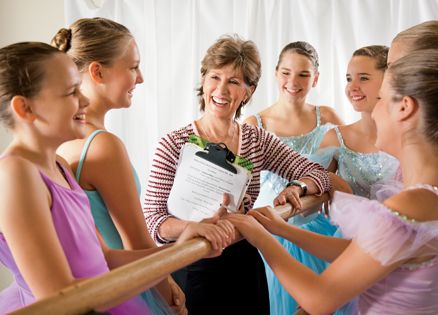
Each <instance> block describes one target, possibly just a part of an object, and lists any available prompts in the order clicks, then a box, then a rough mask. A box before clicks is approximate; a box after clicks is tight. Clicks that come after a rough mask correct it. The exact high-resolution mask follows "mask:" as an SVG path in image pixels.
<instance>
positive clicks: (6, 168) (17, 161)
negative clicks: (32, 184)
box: [0, 156, 39, 187]
mask: <svg viewBox="0 0 438 315" xmlns="http://www.w3.org/2000/svg"><path fill="white" fill-rule="evenodd" d="M35 175H39V172H38V168H37V167H36V166H35V165H34V164H33V163H32V162H30V161H29V160H26V159H24V158H22V157H19V156H9V157H6V158H3V159H1V160H0V178H1V179H2V180H3V179H5V180H11V181H14V182H15V181H25V180H26V179H28V178H29V176H35ZM2 187H4V186H3V185H2Z"/></svg>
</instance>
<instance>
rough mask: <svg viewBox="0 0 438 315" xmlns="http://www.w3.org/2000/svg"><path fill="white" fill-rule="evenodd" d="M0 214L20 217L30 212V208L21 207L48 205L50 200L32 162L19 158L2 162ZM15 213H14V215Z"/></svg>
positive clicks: (0, 163)
mask: <svg viewBox="0 0 438 315" xmlns="http://www.w3.org/2000/svg"><path fill="white" fill-rule="evenodd" d="M0 187H2V189H1V192H0V204H1V206H0V213H1V214H2V215H5V214H6V213H7V215H9V216H10V215H12V216H16V215H20V214H22V213H25V214H26V215H27V212H29V207H20V205H22V204H24V203H27V204H28V206H30V207H35V208H38V207H37V205H43V204H46V205H48V203H47V201H48V200H49V199H50V197H49V193H48V190H47V187H46V185H45V184H44V182H43V180H42V178H41V175H40V173H39V170H38V168H37V167H36V166H35V165H34V164H33V163H32V162H30V161H28V160H26V159H24V158H21V157H19V156H10V157H7V158H4V159H2V160H0ZM24 197H25V198H24ZM12 212H14V213H12Z"/></svg>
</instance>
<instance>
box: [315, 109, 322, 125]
mask: <svg viewBox="0 0 438 315" xmlns="http://www.w3.org/2000/svg"><path fill="white" fill-rule="evenodd" d="M315 107H316V109H315V110H316V127H319V126H320V125H321V108H320V107H319V106H315Z"/></svg>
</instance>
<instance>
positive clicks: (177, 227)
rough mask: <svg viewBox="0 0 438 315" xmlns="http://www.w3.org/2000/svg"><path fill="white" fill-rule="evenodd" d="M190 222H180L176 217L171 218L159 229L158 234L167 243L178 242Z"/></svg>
mask: <svg viewBox="0 0 438 315" xmlns="http://www.w3.org/2000/svg"><path fill="white" fill-rule="evenodd" d="M188 223H189V221H184V220H179V219H177V218H174V217H169V218H167V219H166V220H165V221H163V223H161V225H160V227H159V228H158V233H159V234H160V237H161V238H162V239H165V240H167V241H176V239H177V238H178V237H179V236H180V235H181V233H182V231H183V230H184V229H185V227H186V226H187V224H188Z"/></svg>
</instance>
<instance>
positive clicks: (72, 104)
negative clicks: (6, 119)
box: [28, 53, 88, 143]
mask: <svg viewBox="0 0 438 315" xmlns="http://www.w3.org/2000/svg"><path fill="white" fill-rule="evenodd" d="M42 67H44V69H46V70H45V73H44V79H43V80H42V82H41V89H40V91H39V92H38V93H37V95H35V96H34V97H32V98H30V99H28V102H29V105H30V108H31V110H32V113H33V115H34V117H35V119H34V121H33V123H34V125H35V127H36V128H37V129H38V131H39V133H41V134H43V135H44V136H46V137H48V138H53V137H55V138H56V139H57V141H59V142H60V143H62V142H65V141H68V140H73V139H77V138H83V137H84V136H85V108H86V107H87V106H88V99H87V98H86V97H85V96H84V95H82V93H81V91H80V89H79V87H80V84H81V76H80V73H79V71H78V69H77V67H76V65H75V64H74V62H73V61H72V60H71V58H70V57H68V56H67V55H65V54H62V53H58V54H55V55H53V56H52V57H50V58H49V59H47V60H46V61H44V62H43V65H42Z"/></svg>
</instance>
